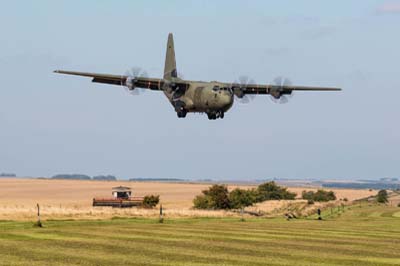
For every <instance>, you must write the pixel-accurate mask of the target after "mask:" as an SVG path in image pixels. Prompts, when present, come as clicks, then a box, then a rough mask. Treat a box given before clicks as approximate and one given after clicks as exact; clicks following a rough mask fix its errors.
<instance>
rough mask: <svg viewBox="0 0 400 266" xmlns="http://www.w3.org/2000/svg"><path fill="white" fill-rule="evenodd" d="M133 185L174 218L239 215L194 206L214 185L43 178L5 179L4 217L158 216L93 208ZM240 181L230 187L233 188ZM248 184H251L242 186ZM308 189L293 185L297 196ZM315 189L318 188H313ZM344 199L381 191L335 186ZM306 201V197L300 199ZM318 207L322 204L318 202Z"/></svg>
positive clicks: (265, 207)
mask: <svg viewBox="0 0 400 266" xmlns="http://www.w3.org/2000/svg"><path fill="white" fill-rule="evenodd" d="M120 185H123V186H129V187H131V188H132V189H133V193H134V195H137V196H144V195H147V194H156V195H160V199H161V203H162V205H163V207H164V208H165V212H166V215H168V216H169V217H193V216H196V217H230V216H237V214H235V213H232V212H225V211H198V210H192V209H191V208H192V200H193V198H194V197H195V196H196V195H199V194H200V193H201V191H202V190H204V189H206V188H208V187H209V186H210V185H209V184H193V183H155V182H124V181H117V182H103V181H68V180H43V179H0V220H33V219H35V217H36V204H37V203H39V204H40V206H41V210H42V216H43V218H44V219H109V218H112V217H156V216H157V215H158V210H145V209H136V208H133V209H115V208H107V207H105V208H102V207H100V208H99V207H97V208H93V207H92V199H93V198H94V197H111V188H112V187H115V186H120ZM235 187H237V185H229V189H233V188H235ZM240 187H242V188H249V187H250V186H240ZM304 189H305V188H289V190H290V191H294V192H296V193H298V194H301V192H302V191H303V190H304ZM313 189H315V188H313ZM335 192H336V194H337V197H338V198H339V199H342V198H347V199H348V200H349V201H352V200H354V199H359V198H364V197H367V196H370V195H374V194H376V191H368V190H346V189H338V190H335ZM296 202H299V203H301V202H302V201H301V200H299V201H296ZM292 203H293V202H287V201H269V202H265V203H261V204H258V205H256V206H254V207H251V208H249V209H250V210H251V211H263V212H266V213H274V212H276V210H280V209H285V208H286V207H287V206H288V205H289V204H292ZM315 207H318V205H316V206H315Z"/></svg>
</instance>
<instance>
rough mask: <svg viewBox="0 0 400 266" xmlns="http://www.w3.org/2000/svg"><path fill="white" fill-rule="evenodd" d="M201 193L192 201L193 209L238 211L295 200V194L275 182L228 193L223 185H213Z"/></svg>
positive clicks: (237, 189)
mask: <svg viewBox="0 0 400 266" xmlns="http://www.w3.org/2000/svg"><path fill="white" fill-rule="evenodd" d="M202 193H203V194H202V195H199V196H197V197H196V198H194V200H193V206H194V208H195V209H213V210H221V209H222V210H223V209H240V208H244V207H247V206H251V205H253V204H254V203H257V202H263V201H266V200H282V199H288V200H293V199H295V198H296V193H291V192H289V191H287V188H282V187H280V186H278V185H276V183H275V182H268V183H264V184H261V185H260V186H258V188H257V189H250V190H245V189H240V188H236V189H234V190H232V191H231V192H230V193H229V192H228V188H227V187H226V186H225V185H214V186H212V187H210V188H209V189H207V190H204V191H202Z"/></svg>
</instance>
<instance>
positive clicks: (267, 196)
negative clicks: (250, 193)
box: [256, 181, 297, 202]
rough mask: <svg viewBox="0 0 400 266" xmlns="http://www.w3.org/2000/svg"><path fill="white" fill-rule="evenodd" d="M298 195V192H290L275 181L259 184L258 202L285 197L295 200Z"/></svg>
mask: <svg viewBox="0 0 400 266" xmlns="http://www.w3.org/2000/svg"><path fill="white" fill-rule="evenodd" d="M296 196H297V195H296V193H292V192H289V191H288V190H287V188H283V187H280V186H278V185H277V184H276V183H275V182H274V181H271V182H267V183H264V184H261V185H259V186H258V188H257V191H256V200H257V202H263V201H266V200H284V199H286V200H294V199H295V198H296Z"/></svg>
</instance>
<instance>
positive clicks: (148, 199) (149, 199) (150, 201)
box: [143, 195, 160, 209]
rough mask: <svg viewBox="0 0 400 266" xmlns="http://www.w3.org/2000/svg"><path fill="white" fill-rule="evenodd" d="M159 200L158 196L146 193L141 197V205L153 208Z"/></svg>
mask: <svg viewBox="0 0 400 266" xmlns="http://www.w3.org/2000/svg"><path fill="white" fill-rule="evenodd" d="M159 202H160V196H159V195H157V196H155V195H147V196H145V197H144V199H143V207H145V208H149V209H151V208H154V207H155V206H157V204H158V203H159Z"/></svg>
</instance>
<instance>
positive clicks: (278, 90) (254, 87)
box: [229, 84, 342, 95]
mask: <svg viewBox="0 0 400 266" xmlns="http://www.w3.org/2000/svg"><path fill="white" fill-rule="evenodd" d="M229 86H230V87H231V88H232V89H233V90H234V91H237V90H238V91H240V92H241V93H243V94H272V95H274V94H280V95H284V94H291V93H292V92H293V91H341V90H342V89H340V88H332V87H306V86H292V85H258V84H245V85H243V84H229Z"/></svg>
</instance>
